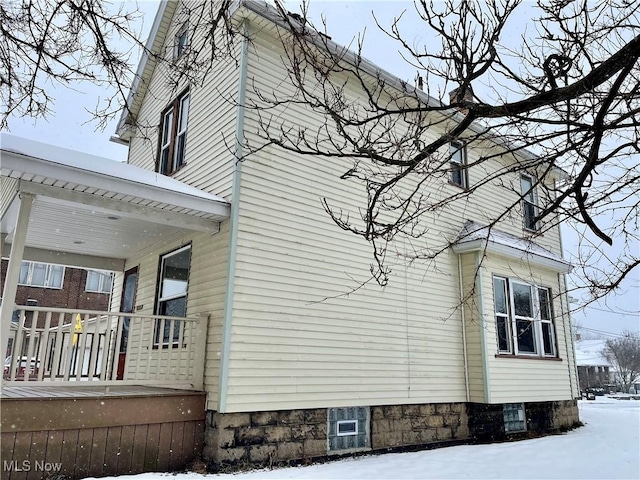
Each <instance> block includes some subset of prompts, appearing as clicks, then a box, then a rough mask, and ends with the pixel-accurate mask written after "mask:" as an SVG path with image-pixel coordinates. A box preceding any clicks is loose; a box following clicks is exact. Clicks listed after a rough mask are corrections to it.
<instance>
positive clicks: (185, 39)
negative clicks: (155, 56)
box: [173, 22, 189, 60]
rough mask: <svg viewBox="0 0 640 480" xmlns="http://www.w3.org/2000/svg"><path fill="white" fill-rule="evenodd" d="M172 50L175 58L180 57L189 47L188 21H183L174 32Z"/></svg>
mask: <svg viewBox="0 0 640 480" xmlns="http://www.w3.org/2000/svg"><path fill="white" fill-rule="evenodd" d="M173 45H174V47H173V48H174V50H173V58H175V59H176V60H177V59H178V58H180V57H181V56H182V55H183V54H184V53H185V52H186V51H187V48H188V47H189V22H184V24H183V25H182V27H180V30H178V33H176V38H175V41H174V44H173Z"/></svg>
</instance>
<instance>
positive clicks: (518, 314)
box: [493, 276, 557, 357]
mask: <svg viewBox="0 0 640 480" xmlns="http://www.w3.org/2000/svg"><path fill="white" fill-rule="evenodd" d="M493 303H494V309H495V316H496V336H497V341H498V352H499V353H501V354H514V355H530V356H540V357H555V356H557V350H556V342H555V328H554V325H553V315H552V310H551V291H550V290H549V289H548V288H546V287H540V286H537V285H531V284H528V283H525V282H522V281H520V280H515V279H511V278H505V277H500V276H494V277H493Z"/></svg>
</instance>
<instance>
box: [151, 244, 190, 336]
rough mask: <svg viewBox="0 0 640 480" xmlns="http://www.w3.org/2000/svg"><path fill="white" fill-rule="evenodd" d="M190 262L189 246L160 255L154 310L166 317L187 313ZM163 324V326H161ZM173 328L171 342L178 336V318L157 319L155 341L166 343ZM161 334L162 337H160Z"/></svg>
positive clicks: (179, 326) (183, 315)
mask: <svg viewBox="0 0 640 480" xmlns="http://www.w3.org/2000/svg"><path fill="white" fill-rule="evenodd" d="M190 264H191V246H190V245H187V246H186V247H182V248H179V249H178V250H175V251H173V252H170V253H167V254H166V255H163V256H162V257H160V275H159V279H158V303H157V306H156V312H157V314H158V315H162V316H167V317H185V316H186V314H187V286H188V283H189V268H190ZM162 325H164V326H162ZM172 328H173V343H176V342H177V341H178V339H179V338H180V329H181V328H182V325H181V324H180V321H179V320H158V322H157V324H156V331H155V342H156V343H163V344H168V343H169V339H170V337H171V333H170V332H171V330H172ZM161 336H162V338H161Z"/></svg>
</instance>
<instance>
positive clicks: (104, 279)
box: [84, 270, 113, 293]
mask: <svg viewBox="0 0 640 480" xmlns="http://www.w3.org/2000/svg"><path fill="white" fill-rule="evenodd" d="M112 278H113V277H112V274H111V272H101V271H98V270H89V271H88V272H87V282H86V283H85V287H84V290H85V291H86V292H95V293H111V284H112Z"/></svg>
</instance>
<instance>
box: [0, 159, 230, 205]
mask: <svg viewBox="0 0 640 480" xmlns="http://www.w3.org/2000/svg"><path fill="white" fill-rule="evenodd" d="M2 170H3V171H5V170H8V171H12V170H15V171H18V172H25V171H26V172H37V175H38V176H43V177H50V178H53V179H56V180H60V181H63V182H68V183H73V184H78V185H83V186H87V187H93V188H98V189H102V190H111V191H114V192H116V193H119V194H122V195H127V196H132V197H141V198H145V199H148V200H153V201H156V202H160V203H165V204H171V205H176V206H179V207H182V208H186V209H191V210H197V211H201V212H206V213H209V214H213V215H218V216H220V217H224V218H228V216H229V212H230V208H229V204H228V202H226V201H224V200H222V199H220V200H213V199H207V198H198V197H196V196H195V195H191V194H188V193H183V192H176V191H174V190H170V189H167V188H162V187H156V186H154V185H149V184H145V183H139V182H135V181H132V180H127V179H123V178H118V177H113V176H110V175H106V174H102V173H99V172H94V171H91V170H86V169H80V168H77V167H73V166H69V165H64V164H60V163H55V162H51V161H48V160H43V159H39V158H36V157H31V156H28V155H24V154H20V153H15V152H10V151H2ZM150 173H152V172H150ZM32 175H33V173H32ZM203 193H204V192H203Z"/></svg>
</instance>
